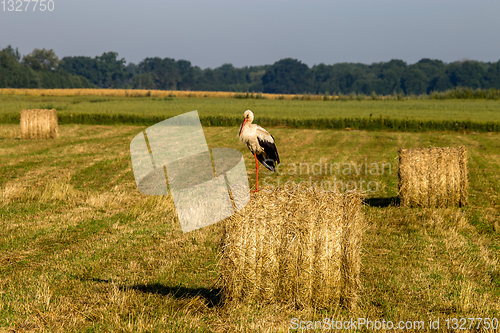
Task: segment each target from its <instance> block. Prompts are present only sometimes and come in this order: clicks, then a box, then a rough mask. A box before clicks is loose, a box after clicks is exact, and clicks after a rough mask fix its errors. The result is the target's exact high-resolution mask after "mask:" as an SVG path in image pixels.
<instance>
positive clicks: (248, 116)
mask: <svg viewBox="0 0 500 333" xmlns="http://www.w3.org/2000/svg"><path fill="white" fill-rule="evenodd" d="M243 121H244V122H247V123H249V124H251V123H252V121H253V112H252V111H250V110H246V111H245V112H244V113H243Z"/></svg>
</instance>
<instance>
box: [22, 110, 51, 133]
mask: <svg viewBox="0 0 500 333" xmlns="http://www.w3.org/2000/svg"><path fill="white" fill-rule="evenodd" d="M58 136H59V135H58V128H57V114H56V110H55V109H52V110H43V109H33V110H22V111H21V138H22V139H49V138H52V139H56V138H57V137H58Z"/></svg>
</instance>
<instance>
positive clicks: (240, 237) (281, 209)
mask: <svg viewBox="0 0 500 333" xmlns="http://www.w3.org/2000/svg"><path fill="white" fill-rule="evenodd" d="M361 206H362V201H361V195H360V193H359V192H355V191H349V192H345V193H340V192H324V191H321V190H320V189H308V190H304V189H298V188H295V189H292V190H288V189H287V190H285V189H284V188H278V189H276V190H274V191H273V192H270V193H266V192H265V191H261V192H258V193H256V194H255V196H253V198H252V200H251V201H250V202H249V203H248V204H247V206H246V207H245V208H244V209H242V210H241V211H240V212H239V213H237V214H235V215H233V216H231V217H230V218H228V219H227V220H226V224H225V234H224V238H223V247H222V255H221V259H220V261H219V264H218V266H219V271H220V274H221V282H222V290H223V295H224V302H225V304H231V303H232V302H243V303H253V302H257V303H261V304H269V303H279V304H283V305H286V306H292V307H295V308H309V307H319V308H331V307H334V306H336V305H339V304H340V305H343V306H345V307H346V308H349V309H352V308H353V307H355V305H356V301H357V298H358V290H359V286H360V282H359V271H360V247H361V234H362V231H361V230H362V220H363V215H362V213H361Z"/></svg>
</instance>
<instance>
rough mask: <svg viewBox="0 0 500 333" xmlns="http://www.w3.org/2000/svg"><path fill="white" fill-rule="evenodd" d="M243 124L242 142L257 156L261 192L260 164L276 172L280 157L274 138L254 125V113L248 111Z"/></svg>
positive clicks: (241, 127)
mask: <svg viewBox="0 0 500 333" xmlns="http://www.w3.org/2000/svg"><path fill="white" fill-rule="evenodd" d="M243 118H244V119H243V123H242V124H241V126H240V134H239V136H240V141H241V142H244V143H246V144H247V146H248V149H250V151H251V152H252V154H253V155H254V156H255V165H256V166H257V189H256V190H255V191H254V192H257V191H258V190H259V163H258V162H257V160H258V161H259V162H260V163H262V164H263V165H264V166H265V167H266V168H268V169H269V170H270V171H272V172H275V171H276V166H277V165H278V164H280V157H279V156H278V151H277V150H276V146H275V145H274V138H273V136H272V135H271V134H269V132H268V131H266V130H265V129H263V128H262V127H260V126H259V125H256V124H252V121H253V112H252V111H250V110H246V111H245V113H243Z"/></svg>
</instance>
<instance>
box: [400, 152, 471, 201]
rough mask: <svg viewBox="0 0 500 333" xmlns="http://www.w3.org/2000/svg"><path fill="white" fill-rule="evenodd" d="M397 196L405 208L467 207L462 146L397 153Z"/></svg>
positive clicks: (465, 158)
mask: <svg viewBox="0 0 500 333" xmlns="http://www.w3.org/2000/svg"><path fill="white" fill-rule="evenodd" d="M398 175H399V197H400V201H401V205H402V206H406V207H449V206H465V205H467V188H468V181H467V154H466V149H465V147H459V148H426V149H405V148H401V149H400V150H399V172H398Z"/></svg>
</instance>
